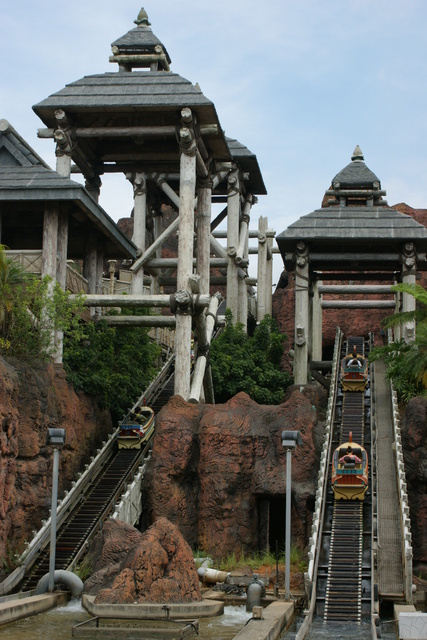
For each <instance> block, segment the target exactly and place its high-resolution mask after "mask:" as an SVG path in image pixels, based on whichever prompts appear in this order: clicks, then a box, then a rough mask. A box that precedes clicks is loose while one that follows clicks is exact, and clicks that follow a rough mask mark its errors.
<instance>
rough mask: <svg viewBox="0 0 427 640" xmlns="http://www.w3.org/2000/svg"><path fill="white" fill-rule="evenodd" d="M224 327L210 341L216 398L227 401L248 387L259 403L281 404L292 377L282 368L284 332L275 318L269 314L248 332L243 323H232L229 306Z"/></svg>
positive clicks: (218, 400)
mask: <svg viewBox="0 0 427 640" xmlns="http://www.w3.org/2000/svg"><path fill="white" fill-rule="evenodd" d="M225 320H226V324H225V328H224V331H223V332H222V333H221V334H220V335H219V337H218V338H217V339H216V340H214V341H213V343H212V345H211V350H210V355H211V367H212V377H213V382H214V389H215V399H216V401H217V402H226V401H227V400H229V399H230V398H231V397H233V396H234V395H235V394H236V393H239V391H245V392H246V393H247V394H248V395H250V397H251V398H252V399H253V400H255V401H256V402H258V403H260V404H278V403H279V402H281V400H282V398H283V394H284V392H285V389H286V388H287V387H288V386H289V385H290V384H291V382H292V379H291V376H290V375H289V374H288V373H285V372H283V371H280V368H279V366H280V360H281V357H282V354H283V340H284V339H285V336H283V335H282V334H280V333H279V331H278V329H277V324H276V322H275V321H274V320H273V319H272V318H271V317H270V316H266V317H265V318H264V319H263V320H262V321H261V322H260V324H259V325H258V326H257V327H256V329H255V331H254V334H253V336H248V335H247V334H246V333H245V331H244V329H243V325H242V324H240V323H236V324H233V316H232V313H231V311H230V309H227V311H226V313H225Z"/></svg>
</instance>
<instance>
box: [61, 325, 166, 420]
mask: <svg viewBox="0 0 427 640" xmlns="http://www.w3.org/2000/svg"><path fill="white" fill-rule="evenodd" d="M159 354H160V347H159V346H158V345H157V344H156V343H155V342H153V341H152V340H151V339H150V338H149V336H148V331H147V330H146V329H144V328H141V327H109V326H108V325H107V323H106V322H104V321H102V320H100V321H99V322H95V323H93V322H92V323H89V324H88V325H86V326H85V328H84V334H83V336H81V338H80V339H79V340H74V339H73V338H66V340H65V341H64V367H65V369H66V371H67V378H68V380H69V381H70V382H71V383H72V384H73V386H74V388H75V389H81V390H82V391H85V392H86V393H88V394H90V395H93V396H96V398H97V400H98V402H99V404H100V406H101V407H105V408H107V409H110V411H111V413H112V416H113V420H118V419H120V418H123V416H124V415H125V414H126V413H127V410H128V409H129V407H131V406H132V405H133V404H134V402H135V401H136V400H137V399H138V397H139V396H140V395H141V393H142V392H143V391H144V389H146V388H147V386H148V385H149V383H150V382H151V380H152V379H153V378H154V376H155V374H156V372H157V368H156V362H157V358H158V356H159Z"/></svg>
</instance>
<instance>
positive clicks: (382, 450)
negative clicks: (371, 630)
mask: <svg viewBox="0 0 427 640" xmlns="http://www.w3.org/2000/svg"><path fill="white" fill-rule="evenodd" d="M374 366H375V407H376V424H377V497H378V576H379V579H378V583H379V585H378V587H379V595H380V596H383V597H386V596H388V597H394V598H399V597H403V596H404V579H403V561H402V548H403V547H402V544H403V542H402V527H401V518H400V507H399V496H398V492H397V472H396V464H395V450H394V447H393V443H394V438H393V423H392V413H391V398H390V386H389V384H388V382H387V380H386V378H385V365H384V363H383V362H380V361H377V362H375V364H374Z"/></svg>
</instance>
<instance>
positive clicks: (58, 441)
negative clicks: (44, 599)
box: [46, 429, 65, 591]
mask: <svg viewBox="0 0 427 640" xmlns="http://www.w3.org/2000/svg"><path fill="white" fill-rule="evenodd" d="M64 442H65V429H48V430H47V438H46V444H53V445H54V449H53V472H52V510H51V514H50V557H49V591H53V589H54V586H55V553H56V507H57V503H58V469H59V447H60V446H62V445H63V444H64Z"/></svg>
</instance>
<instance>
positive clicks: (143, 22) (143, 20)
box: [134, 7, 151, 27]
mask: <svg viewBox="0 0 427 640" xmlns="http://www.w3.org/2000/svg"><path fill="white" fill-rule="evenodd" d="M134 23H135V24H136V25H138V27H149V26H150V24H151V23H150V22H149V20H148V15H147V12H146V10H145V9H144V7H142V9H141V11H140V12H139V13H138V17H137V19H136V20H134Z"/></svg>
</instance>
